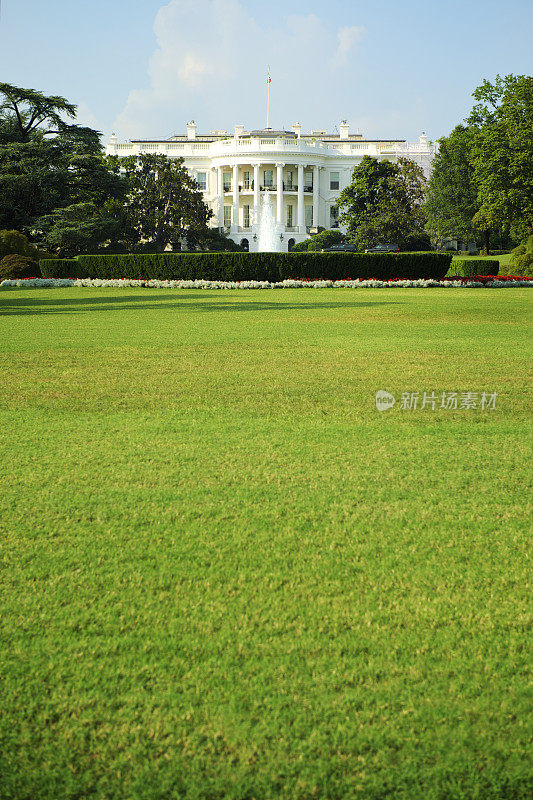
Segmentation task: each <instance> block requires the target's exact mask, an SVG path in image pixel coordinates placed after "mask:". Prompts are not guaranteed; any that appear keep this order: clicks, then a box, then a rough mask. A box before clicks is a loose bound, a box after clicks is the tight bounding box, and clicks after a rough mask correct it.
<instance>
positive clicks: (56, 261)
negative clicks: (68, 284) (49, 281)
mask: <svg viewBox="0 0 533 800" xmlns="http://www.w3.org/2000/svg"><path fill="white" fill-rule="evenodd" d="M39 269H40V270H41V275H42V276H43V278H82V277H85V276H84V275H82V274H81V272H80V267H79V264H78V262H77V260H76V259H75V258H42V259H41V260H40V261H39Z"/></svg>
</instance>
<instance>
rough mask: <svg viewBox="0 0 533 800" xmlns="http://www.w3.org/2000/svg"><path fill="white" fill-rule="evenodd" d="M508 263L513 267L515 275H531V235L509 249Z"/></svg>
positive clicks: (532, 245) (532, 248) (532, 268)
mask: <svg viewBox="0 0 533 800" xmlns="http://www.w3.org/2000/svg"><path fill="white" fill-rule="evenodd" d="M509 264H510V266H512V267H514V268H515V269H513V272H515V273H516V274H517V275H527V276H529V277H532V276H533V236H529V238H528V239H527V241H525V242H524V243H523V244H519V245H518V247H515V248H514V250H512V251H511V258H510V259H509Z"/></svg>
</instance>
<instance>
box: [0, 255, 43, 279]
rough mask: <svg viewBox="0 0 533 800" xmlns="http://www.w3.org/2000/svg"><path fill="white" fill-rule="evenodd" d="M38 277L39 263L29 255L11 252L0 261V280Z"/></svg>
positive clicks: (39, 274)
mask: <svg viewBox="0 0 533 800" xmlns="http://www.w3.org/2000/svg"><path fill="white" fill-rule="evenodd" d="M40 277H41V272H40V270H39V264H38V263H37V261H35V259H33V258H30V257H29V256H21V255H18V254H13V255H10V256H4V258H3V259H2V260H1V261H0V281H5V280H19V279H21V278H40Z"/></svg>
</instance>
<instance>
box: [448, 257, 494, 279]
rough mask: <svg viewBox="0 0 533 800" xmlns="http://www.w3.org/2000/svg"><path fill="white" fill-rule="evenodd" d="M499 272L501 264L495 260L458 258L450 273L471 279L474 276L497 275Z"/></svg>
mask: <svg viewBox="0 0 533 800" xmlns="http://www.w3.org/2000/svg"><path fill="white" fill-rule="evenodd" d="M499 270H500V262H499V261H498V260H497V259H494V258H476V259H471V258H456V259H454V262H453V264H452V267H451V270H450V272H453V274H454V275H460V276H461V277H462V278H470V277H472V275H497V274H498V272H499Z"/></svg>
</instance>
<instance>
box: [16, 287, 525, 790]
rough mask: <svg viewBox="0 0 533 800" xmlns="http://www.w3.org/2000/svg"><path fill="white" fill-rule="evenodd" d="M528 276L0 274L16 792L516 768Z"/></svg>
mask: <svg viewBox="0 0 533 800" xmlns="http://www.w3.org/2000/svg"><path fill="white" fill-rule="evenodd" d="M530 297H532V298H533V295H530V293H529V290H527V289H505V290H490V289H483V290H461V289H449V290H448V289H438V290H416V289H414V290H411V289H405V290H401V289H389V290H387V289H383V290H358V291H350V290H332V289H325V290H315V289H303V290H269V291H256V292H253V291H243V292H222V291H220V292H218V291H217V292H187V291H172V290H166V291H160V290H129V289H128V290H120V289H119V290H111V289H101V290H97V289H80V288H72V289H65V290H33V291H13V290H9V291H1V292H0V336H1V339H0V341H1V342H2V347H1V349H2V354H1V358H0V394H1V397H0V409H1V410H0V418H1V431H2V433H1V437H2V438H1V442H2V444H1V462H0V463H1V474H2V491H1V493H0V525H1V527H2V539H1V541H2V548H1V565H2V573H1V580H2V587H1V619H2V628H1V631H2V646H1V650H0V673H1V679H0V687H1V688H0V753H1V757H0V759H1V760H0V797H1V798H2V799H4V798H9V800H41V799H43V800H44V798H46V800H67V799H68V800H74V799H76V800H82V798H97V799H98V800H104V798H105V800H109V799H112V800H115V798H116V799H117V800H129V799H130V798H131V799H132V800H156V799H157V800H159V799H161V800H163V798H165V799H166V798H180V799H181V798H183V799H184V800H193V798H194V800H220V799H221V798H228V799H229V798H231V800H252V798H255V800H279V799H283V800H285V799H286V800H311V798H317V799H318V798H320V799H322V800H326V799H327V800H351V798H361V800H389V799H391V798H394V800H396V798H398V799H399V800H459V798H462V799H463V800H464V799H465V798H468V799H470V798H476V799H477V800H509V799H510V798H513V800H515V799H517V798H526V797H527V798H529V797H530V796H531V790H532V772H531V769H530V765H531V762H530V760H529V755H530V754H529V752H528V747H529V744H530V742H531V715H530V711H531V694H529V695H528V664H529V650H528V644H527V643H528V633H530V620H531V616H530V605H529V596H530V589H531V587H530V576H531V572H530V561H528V556H527V546H528V538H529V527H528V523H529V517H528V510H529V509H528V503H527V499H528V491H529V478H530V471H529V464H530V461H529V459H530V455H531V448H530V434H531V429H530V426H529V420H530V414H531V401H530V397H531V395H530V393H529V390H530V389H529V387H530V384H529V366H530V361H529V356H530V343H531V338H530V329H529V330H528V324H529V321H530V317H531V300H530ZM378 389H386V390H388V391H390V392H392V393H393V394H394V395H395V396H396V398H397V403H396V405H395V406H394V408H393V409H391V410H389V411H387V412H383V413H380V412H378V411H377V410H376V408H375V403H374V397H375V393H376V391H377V390H378ZM404 391H405V392H407V391H408V392H416V391H418V392H420V393H421V395H422V393H423V392H424V391H427V392H431V391H435V392H436V393H437V394H439V393H441V392H443V391H446V392H452V391H456V392H467V391H470V392H478V393H481V392H483V391H486V392H497V393H498V397H497V404H496V409H495V410H492V411H488V410H485V411H482V410H481V409H480V408H476V409H471V410H466V409H463V410H461V409H458V410H443V409H439V408H437V409H436V410H435V411H432V410H428V409H427V408H426V409H424V410H411V411H408V410H402V409H401V408H400V407H399V406H400V403H399V398H400V394H401V393H402V392H404Z"/></svg>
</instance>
